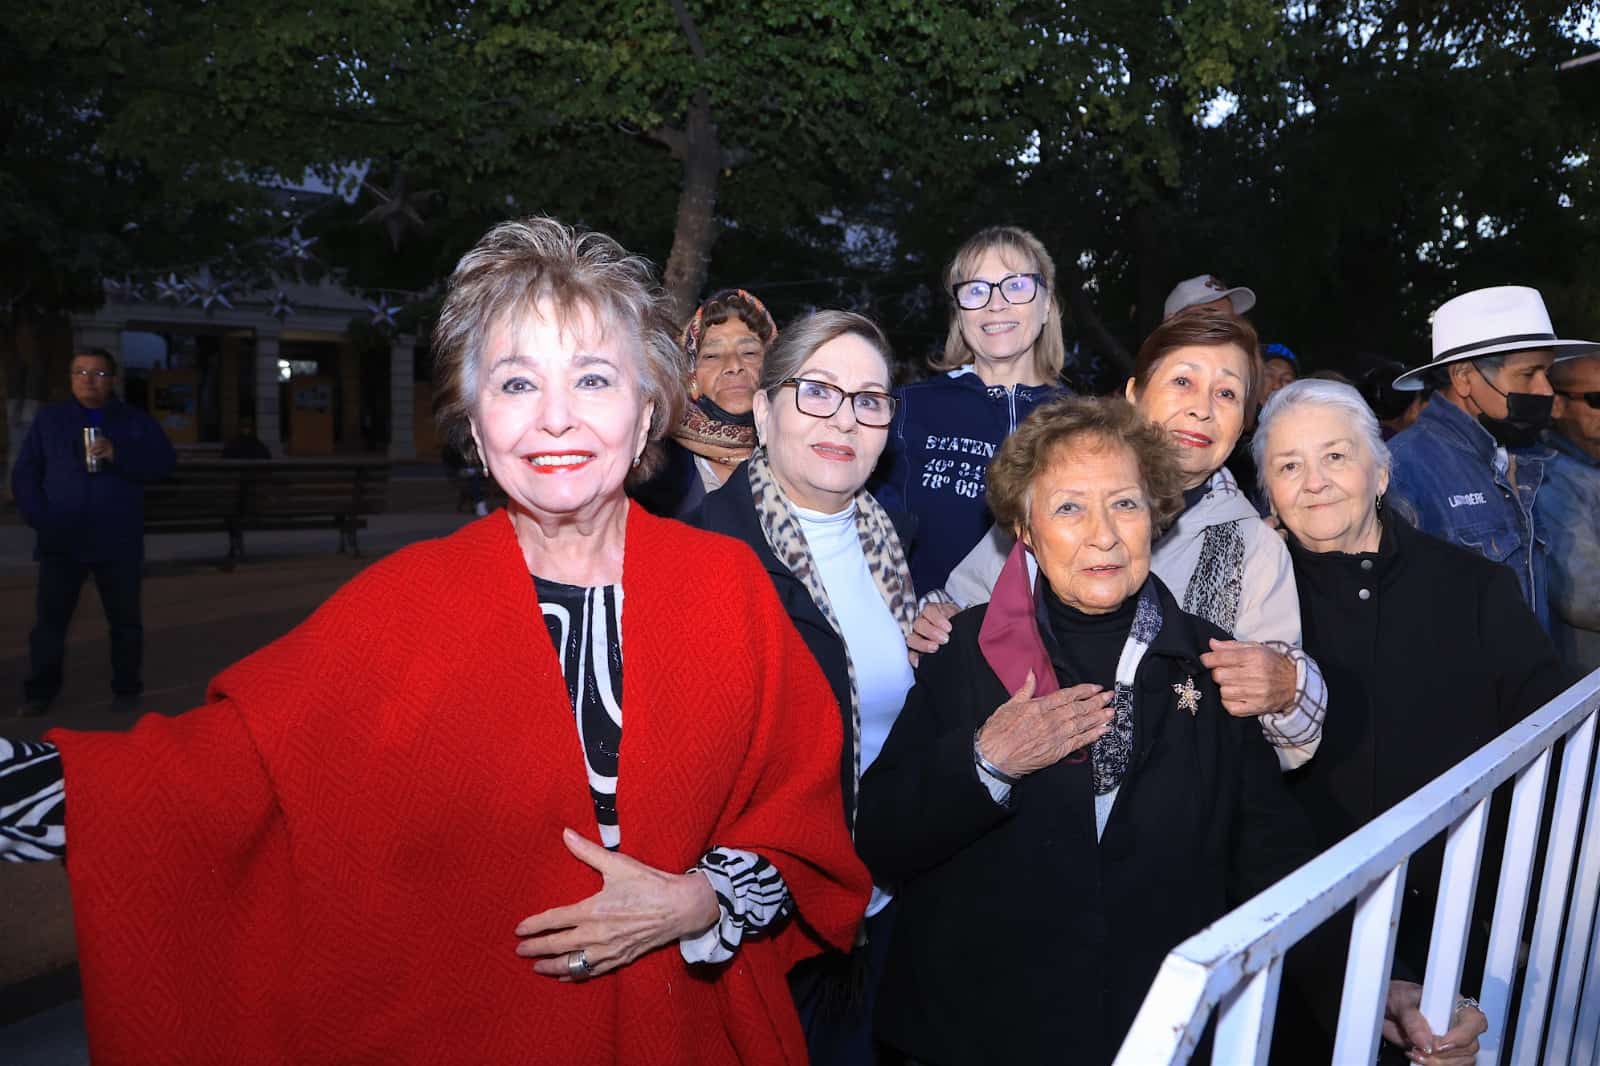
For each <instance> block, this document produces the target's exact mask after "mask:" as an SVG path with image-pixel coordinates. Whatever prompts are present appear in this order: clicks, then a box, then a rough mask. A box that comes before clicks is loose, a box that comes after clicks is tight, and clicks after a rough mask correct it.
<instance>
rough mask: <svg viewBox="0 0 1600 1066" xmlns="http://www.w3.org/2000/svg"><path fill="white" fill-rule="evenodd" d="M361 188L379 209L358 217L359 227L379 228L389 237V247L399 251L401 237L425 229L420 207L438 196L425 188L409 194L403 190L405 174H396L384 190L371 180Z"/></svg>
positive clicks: (408, 191)
mask: <svg viewBox="0 0 1600 1066" xmlns="http://www.w3.org/2000/svg"><path fill="white" fill-rule="evenodd" d="M361 187H362V188H364V189H366V190H367V191H368V192H370V193H371V194H372V195H373V196H375V197H377V199H378V206H377V207H374V208H373V209H372V210H370V211H368V212H367V213H366V214H364V215H362V216H361V221H362V224H364V225H368V224H370V225H376V226H382V227H383V228H384V230H385V231H386V232H387V233H388V234H389V245H390V247H392V248H394V249H395V250H397V251H398V250H399V248H400V238H402V237H404V236H405V235H406V233H407V232H409V231H411V230H415V231H416V232H418V233H421V232H423V230H425V229H426V228H427V223H426V222H424V221H423V219H422V208H423V206H424V205H425V204H426V203H427V202H428V201H429V200H432V199H433V198H434V197H435V196H438V195H439V190H437V189H424V190H421V191H418V192H412V191H410V190H409V189H407V188H406V175H405V172H404V171H396V172H395V176H394V184H393V186H392V187H391V188H390V189H388V190H384V189H381V188H379V187H378V186H376V185H374V184H373V183H372V182H370V181H363V182H362V183H361Z"/></svg>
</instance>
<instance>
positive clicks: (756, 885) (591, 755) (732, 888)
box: [533, 575, 793, 963]
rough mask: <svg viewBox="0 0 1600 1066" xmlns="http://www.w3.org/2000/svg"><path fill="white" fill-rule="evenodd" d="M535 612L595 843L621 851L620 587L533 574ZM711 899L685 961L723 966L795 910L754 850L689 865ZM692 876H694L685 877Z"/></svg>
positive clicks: (684, 946) (685, 944) (687, 944)
mask: <svg viewBox="0 0 1600 1066" xmlns="http://www.w3.org/2000/svg"><path fill="white" fill-rule="evenodd" d="M533 585H534V590H535V592H536V594H537V595H538V597H539V610H540V611H541V612H542V613H543V615H544V621H545V626H546V628H547V629H549V631H550V642H551V643H552V644H553V645H555V649H556V657H557V658H558V659H559V660H560V661H561V674H562V677H564V678H565V679H566V682H567V697H568V699H570V700H571V702H572V713H573V717H574V719H575V720H576V722H577V727H578V737H579V739H580V740H582V742H583V754H584V767H585V769H586V770H587V772H588V777H589V797H590V799H591V800H592V801H593V803H594V816H595V821H596V823H598V825H599V827H600V842H601V843H602V844H604V845H605V846H606V847H607V848H609V849H610V850H612V851H616V850H618V849H619V848H620V847H621V846H622V826H621V825H620V824H619V823H618V821H617V778H618V774H617V763H618V756H619V754H620V753H621V751H622V691H623V690H622V586H620V585H599V586H594V587H584V586H580V585H564V584H562V583H561V582H558V581H550V580H547V579H546V578H542V577H539V576H538V575H534V578H533ZM694 869H695V870H698V871H700V872H701V873H702V874H703V875H705V877H706V879H707V880H708V881H710V882H711V887H712V889H713V890H714V891H715V892H716V894H717V909H718V912H719V914H720V917H719V919H718V921H717V924H716V925H714V926H712V927H711V928H710V929H708V930H706V931H705V932H704V933H702V934H701V935H700V936H698V937H692V938H688V939H685V940H683V941H681V942H680V943H679V951H680V952H681V953H682V955H683V957H684V959H685V961H687V962H707V963H717V962H726V961H727V960H729V959H731V958H732V957H733V954H734V952H735V951H737V950H738V948H739V944H740V943H741V942H742V941H743V940H744V938H745V937H746V936H750V935H754V934H758V933H761V932H764V931H766V930H768V929H770V928H772V927H773V926H775V925H776V924H778V923H780V922H782V921H783V920H784V919H785V918H787V917H788V915H789V913H790V911H791V910H792V908H793V900H792V899H791V898H790V896H789V886H788V885H786V884H784V882H783V876H782V875H781V874H780V873H778V869H777V867H775V866H773V865H772V863H770V862H768V861H767V860H766V859H763V858H762V857H761V856H759V855H757V854H755V853H754V852H749V851H742V850H740V849H738V848H718V847H713V848H712V849H711V850H710V851H708V852H706V854H705V855H704V856H702V857H701V859H700V861H699V862H698V863H696V864H695V866H694ZM691 872H693V871H691Z"/></svg>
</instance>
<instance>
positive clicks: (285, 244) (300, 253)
mask: <svg viewBox="0 0 1600 1066" xmlns="http://www.w3.org/2000/svg"><path fill="white" fill-rule="evenodd" d="M273 243H274V244H275V245H277V248H278V255H279V256H280V257H282V258H284V259H292V260H294V261H295V262H297V263H306V262H309V261H310V260H311V246H312V245H313V244H316V243H317V238H315V237H307V236H305V235H304V234H302V233H301V232H300V227H299V226H296V227H294V228H293V229H291V230H290V231H289V235H288V236H287V237H280V238H278V240H276V241H274V242H273Z"/></svg>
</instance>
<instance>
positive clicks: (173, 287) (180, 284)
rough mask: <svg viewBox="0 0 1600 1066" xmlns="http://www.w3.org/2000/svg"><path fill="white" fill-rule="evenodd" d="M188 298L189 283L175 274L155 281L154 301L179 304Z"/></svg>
mask: <svg viewBox="0 0 1600 1066" xmlns="http://www.w3.org/2000/svg"><path fill="white" fill-rule="evenodd" d="M188 298H189V283H188V282H187V281H184V280H183V279H182V278H180V277H178V275H176V274H168V275H167V276H166V277H164V278H157V279H156V299H158V300H166V301H168V302H170V303H175V304H181V303H183V302H185V301H186V300H188Z"/></svg>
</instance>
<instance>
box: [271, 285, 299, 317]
mask: <svg viewBox="0 0 1600 1066" xmlns="http://www.w3.org/2000/svg"><path fill="white" fill-rule="evenodd" d="M268 313H269V314H271V315H272V317H273V318H276V319H277V320H278V321H279V322H282V321H283V320H284V319H286V318H288V317H289V316H290V315H292V314H294V304H292V303H290V302H289V294H288V293H286V292H284V291H283V290H282V289H279V290H278V291H277V292H275V293H273V294H272V310H271V311H270V312H268Z"/></svg>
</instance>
